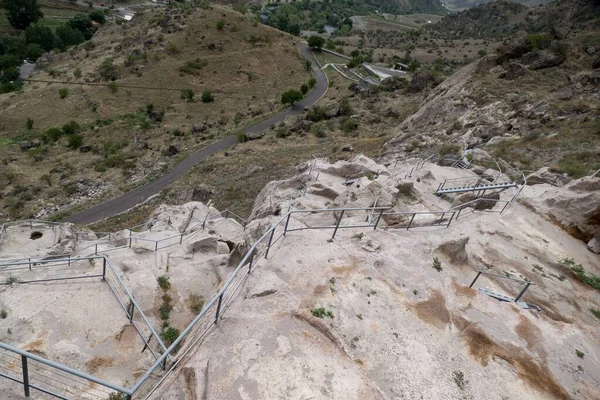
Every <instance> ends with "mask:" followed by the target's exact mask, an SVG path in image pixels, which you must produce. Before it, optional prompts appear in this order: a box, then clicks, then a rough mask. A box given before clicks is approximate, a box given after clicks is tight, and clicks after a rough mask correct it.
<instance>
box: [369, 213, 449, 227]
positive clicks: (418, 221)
mask: <svg viewBox="0 0 600 400" xmlns="http://www.w3.org/2000/svg"><path fill="white" fill-rule="evenodd" d="M456 214H457V212H456V211H455V210H447V211H391V212H384V213H381V218H383V220H384V221H385V222H386V228H387V229H406V230H409V229H410V228H424V227H436V226H437V227H444V228H448V227H449V226H450V223H451V222H452V221H454V220H455V219H456V218H455V216H456ZM378 216H379V213H371V214H369V220H371V219H372V218H377V217H378ZM388 216H394V217H396V221H395V223H393V224H391V223H389V222H387V221H386V219H388V218H387V217H388Z"/></svg>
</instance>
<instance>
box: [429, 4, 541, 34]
mask: <svg viewBox="0 0 600 400" xmlns="http://www.w3.org/2000/svg"><path fill="white" fill-rule="evenodd" d="M530 10H531V9H530V7H528V6H524V5H522V4H519V3H516V2H513V1H505V0H501V1H496V2H493V3H488V4H483V5H479V6H476V7H473V8H470V9H468V10H466V11H463V12H460V13H457V14H451V15H448V16H446V17H444V18H443V19H442V20H441V21H440V22H438V23H437V24H435V25H434V26H433V29H436V30H439V31H443V32H444V33H447V34H455V35H457V36H460V37H490V36H503V35H507V34H510V33H512V32H514V31H516V30H518V29H519V27H521V26H522V25H523V24H524V23H525V22H526V20H527V18H528V13H529V12H530Z"/></svg>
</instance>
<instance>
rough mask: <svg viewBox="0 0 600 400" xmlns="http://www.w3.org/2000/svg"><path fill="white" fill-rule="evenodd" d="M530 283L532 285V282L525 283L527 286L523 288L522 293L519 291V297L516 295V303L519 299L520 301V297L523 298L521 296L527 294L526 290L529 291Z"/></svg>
mask: <svg viewBox="0 0 600 400" xmlns="http://www.w3.org/2000/svg"><path fill="white" fill-rule="evenodd" d="M529 285H531V282H527V283H526V284H525V287H524V288H523V290H521V293H519V294H518V295H517V297H515V303H516V302H517V301H519V299H520V298H521V297H522V296H523V295H524V294H525V292H526V291H527V289H529Z"/></svg>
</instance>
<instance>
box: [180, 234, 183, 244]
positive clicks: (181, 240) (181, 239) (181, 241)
mask: <svg viewBox="0 0 600 400" xmlns="http://www.w3.org/2000/svg"><path fill="white" fill-rule="evenodd" d="M181 243H183V233H182V234H181V236H180V237H179V244H181Z"/></svg>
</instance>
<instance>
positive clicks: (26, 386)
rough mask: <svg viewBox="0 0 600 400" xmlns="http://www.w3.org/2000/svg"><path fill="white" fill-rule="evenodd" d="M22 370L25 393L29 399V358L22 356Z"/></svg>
mask: <svg viewBox="0 0 600 400" xmlns="http://www.w3.org/2000/svg"><path fill="white" fill-rule="evenodd" d="M21 368H22V369H23V391H24V392H25V397H29V371H28V370H27V357H25V356H23V355H22V356H21Z"/></svg>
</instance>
